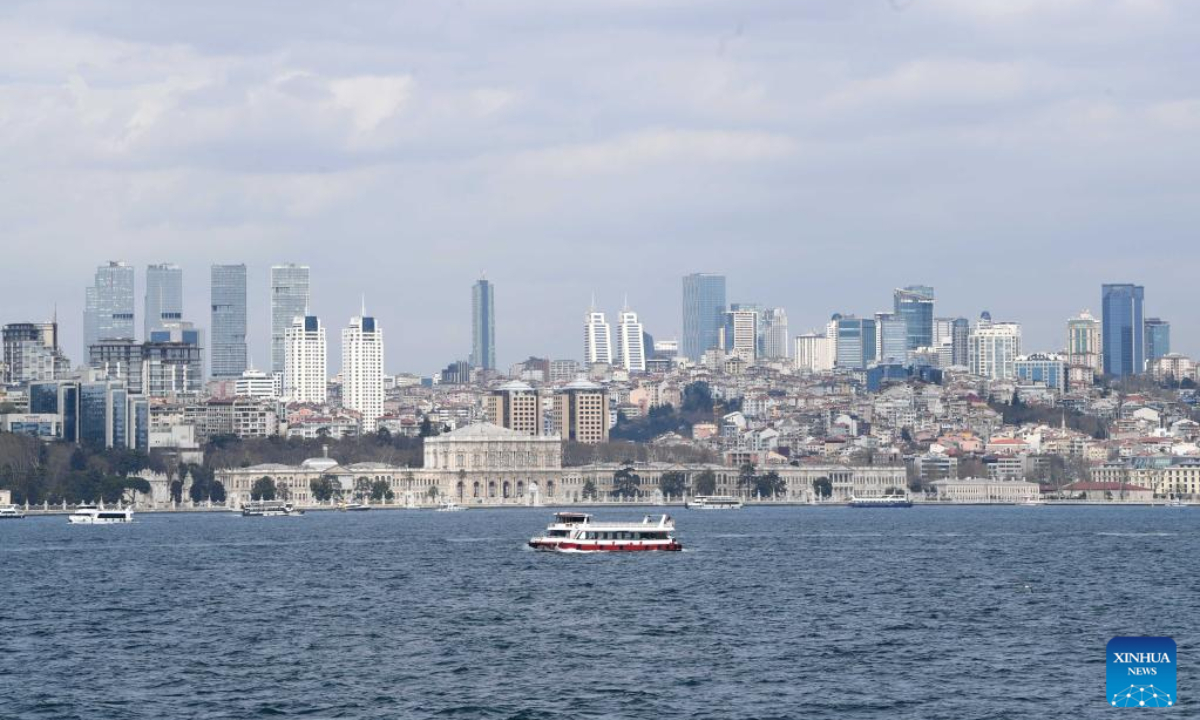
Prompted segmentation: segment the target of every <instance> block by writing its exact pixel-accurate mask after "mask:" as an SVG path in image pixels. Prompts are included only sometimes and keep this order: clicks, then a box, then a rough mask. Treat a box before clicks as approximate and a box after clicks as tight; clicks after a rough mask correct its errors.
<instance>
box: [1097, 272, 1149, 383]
mask: <svg viewBox="0 0 1200 720" xmlns="http://www.w3.org/2000/svg"><path fill="white" fill-rule="evenodd" d="M1144 300H1145V290H1144V288H1142V286H1141V285H1131V284H1127V283H1121V284H1111V285H1102V286H1101V288H1100V304H1101V310H1102V317H1101V323H1102V327H1101V344H1102V345H1103V347H1104V373H1105V374H1106V375H1112V376H1115V377H1128V376H1130V375H1138V374H1141V373H1142V371H1144V370H1145V369H1146V344H1145V343H1146V341H1145V335H1144V333H1145V318H1144V317H1143V315H1142V304H1143V301H1144Z"/></svg>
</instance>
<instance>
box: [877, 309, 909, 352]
mask: <svg viewBox="0 0 1200 720" xmlns="http://www.w3.org/2000/svg"><path fill="white" fill-rule="evenodd" d="M875 344H876V348H877V354H876V357H877V358H878V361H879V363H880V364H881V365H904V364H905V363H907V362H908V356H909V347H908V323H906V322H905V321H904V318H901V317H899V316H897V315H896V313H886V312H880V313H875Z"/></svg>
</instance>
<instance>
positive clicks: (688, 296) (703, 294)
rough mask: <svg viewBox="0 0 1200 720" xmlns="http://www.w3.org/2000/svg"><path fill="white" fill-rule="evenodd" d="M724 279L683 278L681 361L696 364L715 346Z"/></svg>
mask: <svg viewBox="0 0 1200 720" xmlns="http://www.w3.org/2000/svg"><path fill="white" fill-rule="evenodd" d="M724 313H725V276H724V275H711V274H708V273H693V274H691V275H685V276H684V278H683V346H682V348H681V351H682V354H683V356H684V357H687V358H690V359H691V360H699V359H700V357H701V356H702V355H704V353H705V351H707V350H709V349H711V348H715V347H717V345H718V335H719V333H720V329H721V326H722V324H723V323H724V321H725V318H724Z"/></svg>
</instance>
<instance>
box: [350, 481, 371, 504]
mask: <svg viewBox="0 0 1200 720" xmlns="http://www.w3.org/2000/svg"><path fill="white" fill-rule="evenodd" d="M370 496H371V479H370V478H368V477H360V478H359V479H357V480H355V481H354V499H355V500H357V501H358V502H362V501H364V500H366V499H367V498H369V497H370Z"/></svg>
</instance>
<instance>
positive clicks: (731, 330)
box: [722, 303, 759, 363]
mask: <svg viewBox="0 0 1200 720" xmlns="http://www.w3.org/2000/svg"><path fill="white" fill-rule="evenodd" d="M758 316H759V309H758V306H757V305H749V304H746V303H741V304H739V303H734V304H733V305H731V306H730V307H729V310H727V311H726V312H725V326H724V329H723V331H722V337H723V338H724V342H723V349H724V350H725V352H727V353H729V354H730V355H733V356H734V357H739V358H741V359H742V360H745V361H746V362H747V363H753V362H754V361H755V360H756V359H757V358H758Z"/></svg>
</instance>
